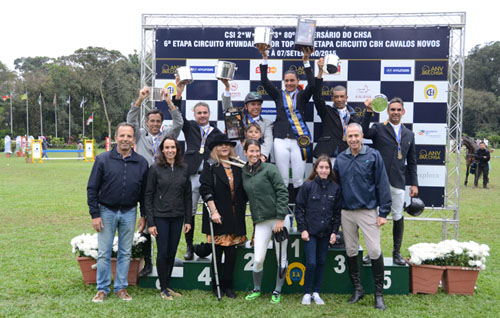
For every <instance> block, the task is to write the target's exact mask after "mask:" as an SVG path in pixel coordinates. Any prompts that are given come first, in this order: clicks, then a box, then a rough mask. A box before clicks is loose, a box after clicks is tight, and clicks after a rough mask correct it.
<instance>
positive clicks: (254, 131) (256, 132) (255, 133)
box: [234, 123, 266, 162]
mask: <svg viewBox="0 0 500 318" xmlns="http://www.w3.org/2000/svg"><path fill="white" fill-rule="evenodd" d="M245 138H246V139H253V140H257V141H258V142H259V143H260V144H261V145H262V130H261V129H260V126H259V124H257V123H250V124H248V125H247V127H246V128H245ZM244 147H245V140H243V141H241V142H240V141H237V142H236V146H234V152H235V153H236V155H237V156H238V157H239V158H240V159H241V160H243V161H247V156H246V155H245V150H244V149H243V148H244ZM260 159H261V160H262V161H264V162H265V161H266V157H265V156H263V155H262V154H261V155H260Z"/></svg>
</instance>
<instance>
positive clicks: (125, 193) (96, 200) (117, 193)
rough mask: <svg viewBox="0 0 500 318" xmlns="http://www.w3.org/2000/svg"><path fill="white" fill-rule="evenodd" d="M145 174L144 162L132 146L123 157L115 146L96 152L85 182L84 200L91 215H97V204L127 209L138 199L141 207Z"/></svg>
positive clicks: (109, 207) (146, 167)
mask: <svg viewBox="0 0 500 318" xmlns="http://www.w3.org/2000/svg"><path fill="white" fill-rule="evenodd" d="M147 175H148V162H147V161H146V159H144V157H143V156H141V155H138V154H137V153H136V152H135V151H134V150H133V149H132V152H131V153H130V156H128V157H127V158H123V157H122V155H121V154H119V153H118V151H117V150H116V147H115V148H113V149H112V150H111V151H108V152H104V153H102V154H100V155H98V156H97V157H96V159H95V163H94V166H93V167H92V172H91V173H90V177H89V182H88V184H87V203H88V205H89V212H90V215H91V216H92V218H93V219H95V218H98V217H101V212H100V210H99V206H100V205H104V206H105V207H107V208H108V209H110V210H113V211H118V210H129V209H132V208H134V207H136V206H137V202H140V203H141V216H145V211H144V208H143V207H144V204H143V201H144V191H145V189H146V180H147Z"/></svg>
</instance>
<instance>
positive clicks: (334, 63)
mask: <svg viewBox="0 0 500 318" xmlns="http://www.w3.org/2000/svg"><path fill="white" fill-rule="evenodd" d="M339 69H340V59H339V57H338V56H337V53H336V52H335V51H333V54H328V55H327V56H325V64H324V65H323V73H325V74H335V73H337V72H338V71H339Z"/></svg>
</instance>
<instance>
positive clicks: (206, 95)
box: [184, 80, 219, 101]
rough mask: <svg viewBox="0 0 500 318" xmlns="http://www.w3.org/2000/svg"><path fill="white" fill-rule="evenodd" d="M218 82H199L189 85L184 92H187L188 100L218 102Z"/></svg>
mask: <svg viewBox="0 0 500 318" xmlns="http://www.w3.org/2000/svg"><path fill="white" fill-rule="evenodd" d="M217 82H218V81H209V80H204V81H202V80H198V81H194V82H192V83H191V84H189V85H187V86H186V88H184V90H185V91H186V99H187V100H197V101H209V100H210V101H212V100H213V101H217V99H218V98H219V96H217Z"/></svg>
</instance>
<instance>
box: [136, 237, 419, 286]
mask: <svg viewBox="0 0 500 318" xmlns="http://www.w3.org/2000/svg"><path fill="white" fill-rule="evenodd" d="M303 243H304V242H303V241H302V239H301V238H300V233H298V232H290V237H289V241H288V269H287V272H286V273H285V283H284V285H283V290H282V293H284V294H287V293H302V292H303V285H304V274H305V255H304V247H303ZM253 257H254V253H253V248H251V247H249V246H248V245H247V246H244V247H238V248H237V250H236V265H235V269H234V277H233V284H234V286H233V287H234V290H239V291H250V290H252V288H253V279H252V267H253ZM358 257H359V264H362V265H361V282H362V284H363V287H364V289H365V292H366V293H373V292H374V285H373V275H372V270H371V265H364V264H363V261H362V257H363V250H362V249H361V248H360V251H359V253H358ZM210 265H211V259H210V258H203V259H200V258H196V257H195V260H193V261H184V262H183V266H182V267H181V266H176V267H174V270H173V272H172V280H171V285H172V288H174V289H184V290H190V289H200V290H212V287H211V271H210ZM276 269H277V264H276V253H275V250H274V247H272V246H271V244H270V246H269V247H268V251H267V254H266V259H265V261H264V275H263V278H262V286H261V288H262V291H263V292H265V293H271V292H272V291H273V290H274V285H275V282H276ZM409 277H410V267H409V266H408V265H405V266H399V265H396V264H393V263H392V258H389V257H386V258H384V294H387V295H389V294H403V295H406V294H408V293H409V280H410V278H409ZM139 286H141V287H144V288H159V281H158V277H157V274H156V269H155V270H153V272H152V273H151V275H149V276H147V277H140V278H139ZM352 292H353V286H352V284H351V280H350V277H349V271H348V269H347V262H346V253H345V249H343V248H342V249H339V248H329V249H328V253H327V256H326V264H325V274H324V276H323V284H322V286H321V293H334V294H351V293H352Z"/></svg>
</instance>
